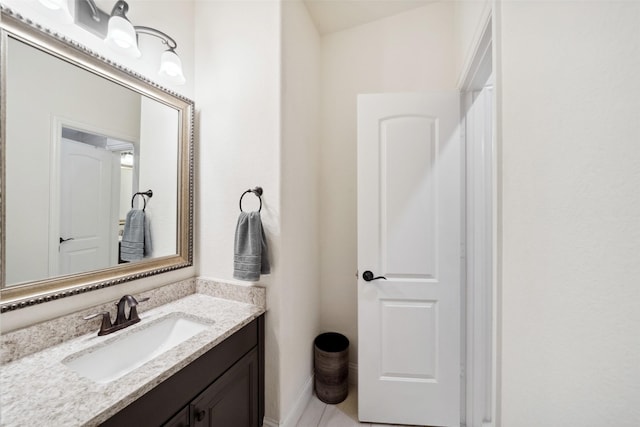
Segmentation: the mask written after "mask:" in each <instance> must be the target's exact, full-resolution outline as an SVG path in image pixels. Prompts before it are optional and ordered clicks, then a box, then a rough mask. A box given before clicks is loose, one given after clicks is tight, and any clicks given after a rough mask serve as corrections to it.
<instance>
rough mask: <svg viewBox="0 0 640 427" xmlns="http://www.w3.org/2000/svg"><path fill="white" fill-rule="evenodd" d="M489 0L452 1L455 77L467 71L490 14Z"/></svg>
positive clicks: (490, 2) (459, 76)
mask: <svg viewBox="0 0 640 427" xmlns="http://www.w3.org/2000/svg"><path fill="white" fill-rule="evenodd" d="M491 4H492V1H491V0H456V1H454V2H453V13H454V25H455V31H454V40H455V55H456V68H455V70H456V77H457V78H458V79H460V78H461V76H462V75H463V73H465V72H467V71H468V67H469V63H470V61H471V59H472V58H473V54H474V51H475V48H476V47H477V43H478V42H479V41H480V37H481V36H482V30H483V25H484V24H485V23H486V22H487V18H488V17H489V15H490V14H491Z"/></svg>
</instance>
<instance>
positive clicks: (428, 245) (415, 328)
mask: <svg viewBox="0 0 640 427" xmlns="http://www.w3.org/2000/svg"><path fill="white" fill-rule="evenodd" d="M458 124H459V93H458V92H457V91H446V92H428V93H411V94H376V95H360V96H359V97H358V271H359V277H358V347H359V349H358V396H359V402H358V410H359V418H360V420H361V421H365V422H381V423H395V424H418V425H432V426H459V425H460V316H461V312H460V307H461V305H460V277H461V252H460V247H461V190H460V187H461V164H462V157H461V143H460V135H459V131H458ZM365 272H371V273H366V274H370V276H371V275H372V276H374V277H379V276H384V277H385V278H386V280H385V279H374V280H371V281H367V280H365V279H364V278H363V276H364V275H365Z"/></svg>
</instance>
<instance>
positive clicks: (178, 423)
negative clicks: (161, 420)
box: [162, 406, 189, 427]
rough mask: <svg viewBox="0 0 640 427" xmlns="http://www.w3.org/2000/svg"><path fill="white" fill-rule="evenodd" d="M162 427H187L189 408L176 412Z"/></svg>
mask: <svg viewBox="0 0 640 427" xmlns="http://www.w3.org/2000/svg"><path fill="white" fill-rule="evenodd" d="M162 427H189V407H188V406H187V407H186V408H184V409H183V410H182V411H180V412H178V413H177V414H176V415H175V416H174V417H173V418H171V419H170V420H169V421H168V422H167V423H166V424H163V425H162Z"/></svg>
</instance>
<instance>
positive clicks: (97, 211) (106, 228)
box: [59, 138, 120, 274]
mask: <svg viewBox="0 0 640 427" xmlns="http://www.w3.org/2000/svg"><path fill="white" fill-rule="evenodd" d="M114 163H115V164H116V166H117V167H118V168H119V166H120V165H119V153H114V152H111V151H108V150H104V149H101V148H97V147H93V146H91V145H87V144H83V143H80V142H75V141H71V140H68V139H65V138H63V139H62V144H61V147H60V192H59V194H60V239H64V240H65V241H64V242H61V243H60V246H59V274H72V273H78V272H83V271H91V270H96V269H100V268H106V267H109V266H110V265H115V262H114V258H115V259H116V260H117V258H116V256H117V234H116V233H117V232H115V231H114V228H115V226H117V222H114V221H115V220H114V219H113V218H112V203H111V200H112V197H113V194H112V191H113V188H114V187H113V186H114V184H116V185H117V186H116V187H115V188H116V189H118V191H119V186H120V184H119V174H117V173H115V174H114V173H113V171H114ZM114 181H117V182H114ZM66 239H69V240H66ZM114 246H116V247H114Z"/></svg>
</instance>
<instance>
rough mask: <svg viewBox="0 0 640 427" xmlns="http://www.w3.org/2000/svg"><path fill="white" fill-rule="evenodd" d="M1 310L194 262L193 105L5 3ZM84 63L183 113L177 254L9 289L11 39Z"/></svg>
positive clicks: (0, 80)
mask: <svg viewBox="0 0 640 427" xmlns="http://www.w3.org/2000/svg"><path fill="white" fill-rule="evenodd" d="M0 15H1V16H0V70H1V74H0V101H1V104H0V204H1V213H0V231H1V232H2V238H1V239H0V263H1V264H0V267H1V270H2V274H1V278H0V310H1V312H2V313H4V312H7V311H11V310H16V309H20V308H24V307H28V306H32V305H35V304H40V303H44V302H48V301H52V300H57V299H60V298H64V297H68V296H72V295H77V294H81V293H85V292H89V291H93V290H97V289H102V288H105V287H109V286H114V285H118V284H121V283H124V282H128V281H131V280H136V279H141V278H144V277H148V276H152V275H156V274H161V273H165V272H168V271H171V270H176V269H180V268H185V267H189V266H191V265H193V121H194V103H193V101H191V100H189V99H188V98H185V97H183V96H182V95H179V94H177V93H175V92H172V91H169V90H167V89H165V88H163V87H161V86H159V85H158V84H156V83H154V82H152V81H150V80H149V79H147V78H145V77H143V76H142V75H140V74H138V73H136V72H134V71H132V70H129V69H126V68H124V67H122V66H120V65H118V64H116V63H114V62H112V61H110V60H109V59H106V58H105V57H102V56H101V55H99V54H97V53H95V52H93V51H91V50H89V49H87V48H86V47H84V46H82V45H80V44H78V43H77V42H75V41H73V40H70V39H68V38H66V37H64V36H61V35H59V34H56V33H53V32H51V31H49V30H47V29H45V28H43V27H42V26H40V25H38V24H36V23H34V22H33V21H31V20H29V19H27V18H24V17H23V16H21V15H19V14H17V13H15V12H14V11H12V10H11V9H9V8H7V7H6V6H3V5H0ZM9 37H12V38H14V39H16V40H19V41H21V42H24V43H26V44H28V45H31V46H33V47H35V48H37V49H39V50H41V51H43V52H46V53H48V54H50V55H53V56H55V57H58V58H60V59H62V60H64V61H66V62H68V63H71V64H73V65H76V66H78V67H81V68H83V69H85V70H87V71H89V72H91V73H93V74H95V75H98V76H100V77H102V78H105V79H107V80H110V81H112V82H114V83H117V84H119V85H122V86H124V87H126V88H129V89H131V90H133V91H135V92H138V93H139V94H141V95H144V96H146V97H148V98H150V99H153V100H154V101H157V102H160V103H162V104H165V105H167V106H170V107H172V108H174V109H176V110H177V111H178V115H179V119H180V123H179V138H178V185H177V191H178V194H177V236H176V242H177V245H176V246H177V247H176V252H177V253H176V254H174V255H169V256H163V257H159V258H153V259H149V260H144V261H141V262H136V263H128V264H119V265H118V266H114V267H109V268H106V269H101V270H95V271H89V272H84V273H77V274H72V275H66V276H59V277H53V278H49V279H45V280H40V281H34V282H28V283H24V284H19V285H15V286H11V287H5V286H4V284H5V270H6V269H5V268H4V267H5V265H6V264H5V263H6V253H5V250H6V233H5V227H6V206H5V201H6V194H7V193H6V188H5V185H6V177H5V173H6V167H5V162H6V93H7V92H6V85H7V81H6V70H7V45H8V38H9Z"/></svg>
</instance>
